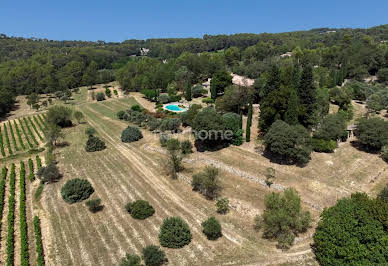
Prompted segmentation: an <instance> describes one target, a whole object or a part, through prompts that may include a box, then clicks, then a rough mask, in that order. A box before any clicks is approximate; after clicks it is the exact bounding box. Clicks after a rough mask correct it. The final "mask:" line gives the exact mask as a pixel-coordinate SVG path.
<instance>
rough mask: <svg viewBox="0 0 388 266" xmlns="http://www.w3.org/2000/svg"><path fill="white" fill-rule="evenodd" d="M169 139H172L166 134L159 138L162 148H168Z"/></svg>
mask: <svg viewBox="0 0 388 266" xmlns="http://www.w3.org/2000/svg"><path fill="white" fill-rule="evenodd" d="M169 139H170V137H169V136H168V135H167V134H165V133H162V134H160V136H159V142H160V146H162V147H166V146H167V142H168V140H169Z"/></svg>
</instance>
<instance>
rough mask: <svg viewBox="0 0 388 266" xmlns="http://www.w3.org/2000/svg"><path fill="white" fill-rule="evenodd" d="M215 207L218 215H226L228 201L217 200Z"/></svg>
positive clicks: (223, 199)
mask: <svg viewBox="0 0 388 266" xmlns="http://www.w3.org/2000/svg"><path fill="white" fill-rule="evenodd" d="M216 207H217V212H218V213H221V214H225V213H227V212H228V211H229V200H228V199H227V198H222V199H219V200H217V203H216Z"/></svg>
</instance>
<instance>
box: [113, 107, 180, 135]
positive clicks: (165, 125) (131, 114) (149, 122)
mask: <svg viewBox="0 0 388 266" xmlns="http://www.w3.org/2000/svg"><path fill="white" fill-rule="evenodd" d="M117 117H118V118H119V119H120V120H125V121H128V122H131V123H134V124H136V125H138V126H140V127H145V128H148V129H149V130H150V131H154V130H161V131H171V132H176V131H178V129H179V126H180V125H181V121H180V119H178V118H170V117H166V118H163V119H158V118H156V117H154V116H152V115H150V114H147V113H145V112H143V111H138V110H132V109H131V110H127V111H119V112H118V113H117Z"/></svg>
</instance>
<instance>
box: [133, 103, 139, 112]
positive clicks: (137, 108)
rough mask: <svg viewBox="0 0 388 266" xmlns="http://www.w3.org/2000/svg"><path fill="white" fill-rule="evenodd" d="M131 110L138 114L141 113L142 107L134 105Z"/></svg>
mask: <svg viewBox="0 0 388 266" xmlns="http://www.w3.org/2000/svg"><path fill="white" fill-rule="evenodd" d="M131 110H132V111H136V112H141V106H140V105H138V104H135V105H132V106H131Z"/></svg>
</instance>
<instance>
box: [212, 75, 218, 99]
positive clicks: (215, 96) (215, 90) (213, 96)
mask: <svg viewBox="0 0 388 266" xmlns="http://www.w3.org/2000/svg"><path fill="white" fill-rule="evenodd" d="M210 95H211V98H212V99H213V100H216V98H217V87H216V82H215V81H213V79H212V80H211V81H210Z"/></svg>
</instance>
